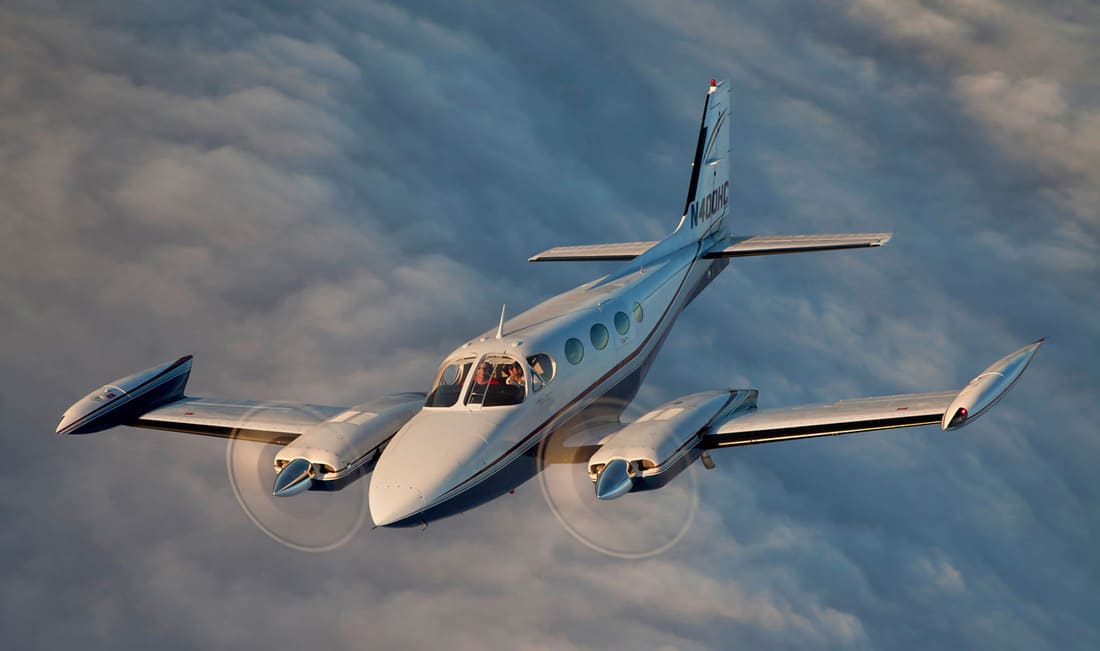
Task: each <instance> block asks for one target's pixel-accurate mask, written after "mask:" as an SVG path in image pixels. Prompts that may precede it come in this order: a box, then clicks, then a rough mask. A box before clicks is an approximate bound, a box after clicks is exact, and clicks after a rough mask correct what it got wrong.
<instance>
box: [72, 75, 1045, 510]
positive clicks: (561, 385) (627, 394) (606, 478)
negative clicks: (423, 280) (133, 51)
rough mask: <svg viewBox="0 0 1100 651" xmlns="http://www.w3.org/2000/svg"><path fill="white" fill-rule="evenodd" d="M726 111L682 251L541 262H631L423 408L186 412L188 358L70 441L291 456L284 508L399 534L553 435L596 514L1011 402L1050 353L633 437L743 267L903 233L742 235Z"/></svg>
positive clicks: (571, 296)
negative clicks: (364, 481) (692, 332)
mask: <svg viewBox="0 0 1100 651" xmlns="http://www.w3.org/2000/svg"><path fill="white" fill-rule="evenodd" d="M729 111H730V89H729V84H728V82H724V81H723V82H717V81H715V80H711V82H710V85H709V88H708V90H707V93H706V98H705V101H704V105H703V116H702V122H701V124H700V126H699V132H698V138H697V143H696V149H695V157H694V160H693V162H692V167H691V175H690V180H689V184H688V193H687V198H686V202H685V205H684V210H683V213H682V214H681V216H680V221H679V224H678V226H677V227H676V229H675V230H674V231H673V232H672V234H671V235H669V236H668V237H666V238H665V239H663V240H660V241H656V242H622V243H613V244H596V245H583V246H560V247H555V248H551V249H548V250H546V251H543V252H542V253H539V254H537V255H535V256H532V257H531V258H530V260H531V261H535V262H553V261H559V262H560V261H612V262H620V263H621V264H620V265H619V266H617V268H615V269H614V270H613V271H611V273H609V274H608V275H605V276H602V277H600V278H597V279H595V280H593V281H591V282H588V283H585V284H583V285H581V286H579V287H576V288H575V289H572V290H569V291H567V292H565V293H563V294H559V295H557V296H554V297H552V298H550V299H548V300H546V301H544V302H542V303H540V304H538V305H536V306H534V307H532V308H531V309H529V310H527V311H525V312H523V313H522V314H519V315H517V316H514V317H512V318H507V319H506V317H505V312H504V310H503V309H502V310H501V316H500V321H499V323H498V324H497V326H496V328H495V329H491V330H489V331H487V332H485V333H483V334H481V335H478V336H476V337H473V338H471V339H469V340H468V341H465V342H463V343H462V344H461V345H459V346H458V347H457V348H456V349H455V350H454V351H453V352H451V353H450V354H448V355H447V356H446V357H445V358H444V361H443V362H442V364H441V365H440V367H439V371H438V373H437V374H436V376H435V380H434V382H433V383H432V385H431V389H430V391H428V392H427V393H400V394H395V395H391V396H386V397H383V398H380V399H377V400H373V401H369V402H365V403H363V404H360V405H356V406H351V407H336V406H325V405H311V404H301V403H274V404H272V403H266V402H258V401H250V400H226V399H214V398H198V397H191V396H188V395H185V393H184V391H185V389H186V386H187V381H188V379H189V377H190V372H191V363H192V358H191V356H190V355H188V356H184V357H181V358H179V359H177V360H175V361H172V362H168V363H165V364H161V365H159V366H154V367H153V368H149V369H147V370H144V371H140V372H138V373H134V374H132V375H129V376H126V377H124V378H121V379H118V380H115V381H113V382H110V383H108V384H106V385H104V386H103V387H101V388H99V389H96V390H95V391H92V392H91V393H89V394H88V395H87V396H86V397H84V398H83V399H81V400H79V401H77V402H76V403H75V404H73V405H72V406H71V407H69V409H68V410H66V411H65V413H64V415H63V417H62V419H61V422H60V424H59V425H58V427H57V432H58V433H59V434H66V435H76V434H87V433H92V432H98V431H102V430H105V429H109V428H112V427H116V426H130V427H138V428H151V429H160V430H169V431H175V432H183V433H188V434H198V435H205V436H215V437H223V438H235V439H240V440H246V441H259V442H262V443H267V444H271V445H274V446H281V448H280V449H279V450H278V452H277V453H276V454H275V459H274V468H273V473H274V474H273V477H272V481H273V485H272V494H273V495H274V496H278V497H284V498H289V497H291V496H293V495H296V494H299V493H301V492H302V491H306V490H314V491H334V490H339V489H342V488H344V487H346V486H347V485H349V484H351V483H352V482H354V481H356V480H358V479H360V478H362V477H365V476H367V475H370V481H369V488H368V492H367V502H368V504H369V511H370V514H371V518H372V519H373V521H374V523H375V525H376V526H386V527H403V526H420V525H426V524H427V523H428V522H430V521H433V520H437V519H440V518H443V517H447V516H450V515H454V514H457V513H461V512H464V511H466V510H468V509H471V508H473V507H475V506H478V505H480V504H483V503H485V502H487V501H489V500H492V499H494V498H496V497H497V496H500V495H503V494H504V493H506V492H508V491H511V490H514V489H515V488H516V487H517V486H518V485H520V484H522V483H523V482H524V481H526V480H527V479H530V478H531V477H533V476H534V474H535V473H537V472H538V467H539V466H538V464H537V463H536V462H535V461H533V458H534V457H535V456H538V455H537V453H536V451H538V450H539V449H540V448H545V444H546V442H547V441H548V440H549V439H550V437H551V435H553V434H554V433H555V432H559V433H560V432H570V431H578V430H583V429H586V428H588V429H589V430H590V431H591V432H595V433H596V435H597V436H596V437H595V439H594V440H589V441H588V442H587V444H586V445H574V446H569V445H567V443H568V441H566V443H562V444H559V445H557V446H556V447H553V448H552V449H550V452H549V456H548V457H546V458H548V459H550V461H549V462H550V463H577V464H580V463H583V464H585V466H586V470H587V473H588V478H589V479H590V480H591V482H592V485H593V493H594V499H597V500H611V499H616V498H619V497H621V496H623V495H625V494H627V493H631V492H642V491H647V490H655V489H659V488H661V487H662V486H665V485H667V484H668V482H669V481H670V480H672V479H673V478H674V477H675V476H677V475H678V474H679V473H681V472H682V471H683V470H684V469H685V468H687V467H689V466H691V465H692V464H693V463H694V462H695V461H696V460H701V462H702V463H703V464H704V466H706V467H707V468H711V467H713V460H712V459H711V457H710V454H709V452H710V451H711V450H714V449H718V448H726V447H734V446H740V445H748V444H759V443H768V442H774V441H786V440H794V439H804V438H812V437H819V436H828V435H837V434H849V433H854V432H865V431H870V430H881V429H890V428H898V427H911V426H919V425H932V424H939V425H940V427H941V428H942V429H943V430H955V429H959V428H961V427H964V426H966V425H969V424H970V423H971V422H973V421H974V420H975V419H976V418H977V417H978V416H980V415H982V414H983V413H985V412H986V410H988V409H989V408H990V407H992V406H993V405H994V404H995V403H996V402H997V401H998V400H1000V399H1001V397H1002V396H1004V395H1005V393H1006V392H1007V391H1008V390H1009V389H1010V388H1011V387H1012V386H1013V385H1014V384H1015V383H1016V381H1017V380H1018V379H1019V378H1020V376H1021V374H1022V373H1023V372H1024V369H1025V368H1026V367H1027V365H1028V363H1029V362H1030V361H1031V359H1032V357H1033V356H1034V354H1035V352H1036V350H1037V349H1038V347H1039V346H1040V344H1042V342H1043V340H1042V339H1040V340H1038V341H1035V342H1033V343H1031V344H1029V345H1027V346H1024V347H1022V348H1020V349H1019V350H1016V351H1015V352H1012V353H1010V354H1009V355H1006V356H1005V357H1003V358H1002V359H1000V360H998V361H997V362H995V363H994V364H992V365H991V366H989V367H988V368H987V369H985V370H984V371H983V372H982V373H980V374H979V375H978V376H976V377H975V378H974V379H973V380H972V381H971V382H970V383H968V384H967V385H966V386H965V387H963V388H962V389H961V390H950V391H940V392H934V393H915V394H905V395H893V396H883V397H870V398H857V399H850V400H842V401H840V402H835V403H830V404H822V405H808V406H798V407H783V408H768V409H761V408H758V407H757V395H758V392H757V390H755V389H721V390H715V391H707V392H702V393H695V394H692V395H686V396H681V397H678V398H676V399H674V400H671V401H669V402H667V403H665V404H662V405H660V406H659V407H657V408H655V409H653V410H651V411H649V412H648V413H646V414H644V415H642V416H641V417H639V418H637V419H636V420H634V421H633V422H630V423H628V424H623V423H621V422H620V416H621V415H622V413H623V411H624V410H625V408H626V406H627V405H629V404H630V402H631V401H632V400H633V399H634V397H635V395H636V394H637V392H638V389H639V386H640V385H641V383H642V382H643V380H644V379H645V377H646V375H647V374H648V372H649V370H650V368H651V365H652V363H653V360H654V357H655V356H656V355H657V353H658V351H659V350H660V349H661V346H662V344H663V343H664V342H665V339H666V337H667V336H668V334H669V332H670V330H671V329H672V326H673V324H674V323H675V321H676V318H677V317H678V316H679V314H680V313H681V312H682V311H683V310H684V308H686V307H687V306H688V305H689V304H690V303H691V302H692V301H693V300H694V299H695V298H696V296H698V295H699V293H700V292H702V291H703V289H705V288H706V287H707V286H708V285H709V284H710V283H711V282H713V280H714V279H715V278H716V277H718V275H719V274H720V273H721V272H722V270H723V269H725V268H726V266H727V265H728V264H729V262H730V259H732V258H738V257H744V256H756V255H772V254H785V253H795V252H807V251H827V250H839V249H853V248H865V247H878V246H881V245H883V244H885V243H886V242H887V241H888V240H889V239H890V237H891V235H892V234H891V233H846V234H820V235H790V236H776V235H756V236H736V235H733V234H731V232H730V230H729V226H730V221H731V218H730V177H729V170H730V139H729V132H730V127H729ZM586 423H587V424H588V425H586ZM589 425H591V426H589ZM589 438H590V439H592V437H589ZM544 453H545V450H544Z"/></svg>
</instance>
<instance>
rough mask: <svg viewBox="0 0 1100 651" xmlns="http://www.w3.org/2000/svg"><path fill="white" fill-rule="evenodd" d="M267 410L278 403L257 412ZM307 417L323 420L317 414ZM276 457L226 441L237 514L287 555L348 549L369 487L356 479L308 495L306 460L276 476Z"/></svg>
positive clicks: (262, 447) (270, 449)
mask: <svg viewBox="0 0 1100 651" xmlns="http://www.w3.org/2000/svg"><path fill="white" fill-rule="evenodd" d="M271 404H278V403H270V404H268V405H261V406H270V405H271ZM279 406H280V407H283V408H291V409H296V410H307V411H308V408H305V407H301V406H296V407H288V406H287V405H282V404H279ZM308 416H309V417H313V418H314V419H315V420H324V418H323V416H322V415H320V414H308ZM248 417H249V415H246V416H245V417H244V419H247V418H248ZM244 419H242V422H243V421H244ZM278 451H279V447H278V446H276V445H268V444H265V443H258V442H255V441H247V440H244V439H242V438H237V437H236V436H233V437H230V438H229V440H228V443H227V445H226V451H225V466H226V471H227V473H228V475H229V483H230V484H231V485H232V487H233V494H234V496H235V497H236V498H237V503H238V504H240V505H241V509H243V510H244V512H245V514H246V515H247V516H248V518H249V519H250V520H252V522H253V524H255V525H256V527H257V528H259V529H260V531H262V532H264V534H266V535H267V536H268V537H270V538H271V539H272V540H275V541H276V542H278V543H279V544H281V545H284V546H286V547H289V548H291V549H296V550H299V551H307V552H326V551H331V550H334V549H337V548H339V547H341V546H343V545H344V544H346V543H347V542H348V541H349V540H351V539H352V538H353V537H354V536H355V534H356V533H357V532H358V531H359V530H360V529H361V528H362V527H363V525H364V524H365V523H366V521H367V519H368V517H367V515H368V509H367V488H368V484H369V482H368V481H365V480H363V479H360V480H358V481H355V482H353V483H352V484H351V485H348V486H347V487H345V488H343V489H342V490H339V491H333V492H328V491H316V490H312V491H311V490H309V488H310V487H311V486H312V484H313V474H314V468H313V465H312V464H311V463H310V462H309V460H307V459H301V458H299V459H294V460H292V461H291V462H290V463H288V464H287V465H286V466H284V467H283V468H282V469H281V470H280V471H279V472H276V470H275V454H276V453H277V452H278Z"/></svg>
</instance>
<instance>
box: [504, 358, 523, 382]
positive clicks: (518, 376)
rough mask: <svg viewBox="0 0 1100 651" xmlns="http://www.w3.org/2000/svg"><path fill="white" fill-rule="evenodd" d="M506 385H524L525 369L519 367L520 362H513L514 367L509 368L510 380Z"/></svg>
mask: <svg viewBox="0 0 1100 651" xmlns="http://www.w3.org/2000/svg"><path fill="white" fill-rule="evenodd" d="M506 384H512V385H517V386H523V385H524V379H523V367H522V366H520V365H519V362H512V365H511V366H509V367H508V380H507V382H506Z"/></svg>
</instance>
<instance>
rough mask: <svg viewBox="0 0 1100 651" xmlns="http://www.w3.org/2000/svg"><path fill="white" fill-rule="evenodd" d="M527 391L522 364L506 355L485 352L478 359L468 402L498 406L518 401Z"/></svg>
mask: <svg viewBox="0 0 1100 651" xmlns="http://www.w3.org/2000/svg"><path fill="white" fill-rule="evenodd" d="M526 395H527V378H526V376H525V374H524V370H523V365H522V364H521V363H520V362H518V361H517V360H514V359H512V358H511V357H507V356H505V355H486V356H485V357H483V358H482V359H481V361H480V362H478V363H477V368H475V369H474V377H473V380H472V381H471V383H470V389H469V391H468V392H467V393H466V404H467V405H481V406H482V407H499V406H503V405H518V404H519V403H521V402H523V398H524V397H525V396H526Z"/></svg>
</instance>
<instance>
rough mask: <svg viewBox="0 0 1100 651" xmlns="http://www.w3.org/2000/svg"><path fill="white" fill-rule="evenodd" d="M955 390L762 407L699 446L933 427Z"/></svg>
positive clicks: (721, 427)
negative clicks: (794, 405) (827, 402)
mask: <svg viewBox="0 0 1100 651" xmlns="http://www.w3.org/2000/svg"><path fill="white" fill-rule="evenodd" d="M958 393H959V392H958V391H942V392H939V393H909V394H904V395H896V396H881V397H877V398H856V399H854V400H841V401H840V402H834V403H829V404H820V405H802V406H798V407H785V408H778V409H760V410H754V411H752V412H750V413H747V414H744V415H739V416H736V417H734V418H732V419H730V420H728V421H726V422H725V423H723V424H721V425H719V426H717V427H715V428H713V430H712V432H711V433H709V434H707V435H705V436H704V437H703V440H702V441H701V442H700V447H703V448H705V449H710V448H724V447H731V446H734V445H749V444H752V443H770V442H772V441H787V440H793V439H803V438H813V437H815V436H829V435H835V434H853V433H855V432H868V431H871V430H879V429H892V428H895V427H914V426H917V425H934V424H939V423H941V422H942V421H943V415H944V414H945V413H947V408H948V407H949V406H950V405H951V402H952V400H954V399H955V396H957V395H958Z"/></svg>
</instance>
